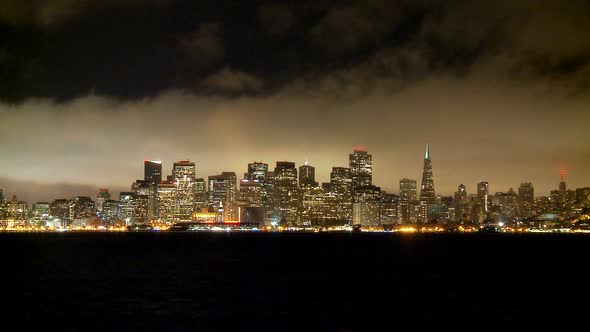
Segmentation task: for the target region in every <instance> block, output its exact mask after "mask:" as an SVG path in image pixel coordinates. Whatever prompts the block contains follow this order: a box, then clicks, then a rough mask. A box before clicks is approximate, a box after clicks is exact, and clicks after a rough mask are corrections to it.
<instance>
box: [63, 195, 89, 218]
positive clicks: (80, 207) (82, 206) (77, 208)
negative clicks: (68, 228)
mask: <svg viewBox="0 0 590 332" xmlns="http://www.w3.org/2000/svg"><path fill="white" fill-rule="evenodd" d="M94 213H95V205H94V201H93V200H92V199H91V198H90V197H86V196H76V197H74V199H72V200H71V201H70V216H69V220H70V221H76V220H83V219H86V218H91V217H93V216H94V215H95V214H94Z"/></svg>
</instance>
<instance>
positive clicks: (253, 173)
mask: <svg viewBox="0 0 590 332" xmlns="http://www.w3.org/2000/svg"><path fill="white" fill-rule="evenodd" d="M266 173H268V164H265V163H263V162H256V161H255V162H253V163H250V164H248V173H245V174H244V179H246V180H258V181H262V182H263V181H266Z"/></svg>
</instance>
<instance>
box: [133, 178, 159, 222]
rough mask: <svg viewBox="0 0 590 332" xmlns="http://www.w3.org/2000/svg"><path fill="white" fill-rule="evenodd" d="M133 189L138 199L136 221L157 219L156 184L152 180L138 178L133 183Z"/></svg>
mask: <svg viewBox="0 0 590 332" xmlns="http://www.w3.org/2000/svg"><path fill="white" fill-rule="evenodd" d="M131 190H132V191H133V192H134V193H135V198H136V199H137V200H138V202H137V209H138V210H137V211H136V217H135V218H136V219H137V220H134V221H137V222H144V221H148V220H154V219H156V216H157V209H158V202H157V199H158V196H157V191H156V185H154V184H153V183H152V182H150V181H146V180H137V181H135V182H134V183H133V184H132V185H131Z"/></svg>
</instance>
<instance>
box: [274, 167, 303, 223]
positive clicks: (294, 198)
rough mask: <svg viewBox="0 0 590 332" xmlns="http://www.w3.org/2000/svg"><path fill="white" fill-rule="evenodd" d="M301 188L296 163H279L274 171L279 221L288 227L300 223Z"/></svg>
mask: <svg viewBox="0 0 590 332" xmlns="http://www.w3.org/2000/svg"><path fill="white" fill-rule="evenodd" d="M298 189H299V188H298V187H297V168H296V167H295V163H293V162H288V161H277V163H276V166H275V169H274V193H275V199H276V202H275V206H276V214H277V217H278V220H279V222H280V223H281V224H284V225H286V226H295V225H296V224H297V222H298V213H297V212H298V207H299V196H298V194H299V190H298Z"/></svg>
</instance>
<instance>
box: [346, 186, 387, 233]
mask: <svg viewBox="0 0 590 332" xmlns="http://www.w3.org/2000/svg"><path fill="white" fill-rule="evenodd" d="M353 195H354V200H353V204H352V222H353V224H355V225H362V226H378V225H379V222H380V216H379V212H380V205H381V188H379V187H376V186H361V187H357V188H356V189H355V190H354V193H353Z"/></svg>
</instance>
